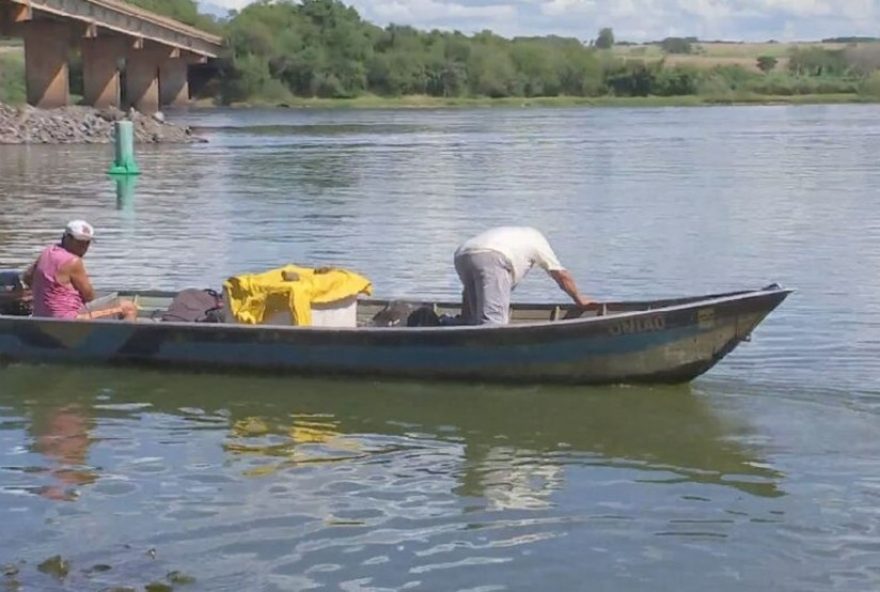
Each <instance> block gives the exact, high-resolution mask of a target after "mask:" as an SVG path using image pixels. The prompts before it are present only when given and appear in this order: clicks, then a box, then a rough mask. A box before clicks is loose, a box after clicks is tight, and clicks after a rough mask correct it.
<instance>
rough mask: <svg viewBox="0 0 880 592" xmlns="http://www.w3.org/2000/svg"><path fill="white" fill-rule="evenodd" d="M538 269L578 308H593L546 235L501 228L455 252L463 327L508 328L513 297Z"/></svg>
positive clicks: (522, 229)
mask: <svg viewBox="0 0 880 592" xmlns="http://www.w3.org/2000/svg"><path fill="white" fill-rule="evenodd" d="M534 265H538V266H540V267H542V268H543V269H544V270H545V271H546V272H547V273H548V274H550V277H552V278H553V279H554V280H555V281H556V283H557V284H558V285H559V287H560V288H561V289H562V291H563V292H565V293H566V294H568V295H569V297H570V298H571V299H572V300H573V301H574V303H575V304H577V305H578V306H581V307H586V306H588V305H589V304H591V302H592V301H591V300H590V299H589V298H587V297H585V296H583V295H582V294H581V293H580V292H579V291H578V288H577V284H575V281H574V278H573V277H572V275H571V274H570V273H569V272H568V271H567V270H566V269H565V268H564V267H563V266H562V264H560V263H559V259H557V257H556V253H554V252H553V249H552V248H551V247H550V243H548V242H547V239H546V238H544V235H543V234H541V233H540V232H539V231H537V230H535V229H534V228H528V227H520V226H501V227H498V228H492V229H489V230H487V231H486V232H484V233H482V234H479V235H477V236H475V237H473V238H471V239H469V240H467V241H465V242H464V243H462V245H461V246H460V247H458V249H457V250H456V251H455V271H456V272H458V277H459V278H460V279H461V283H462V285H463V286H464V291H463V293H462V306H461V315H462V319H463V320H464V322H465V323H467V324H469V325H484V324H501V325H504V324H507V323H508V321H509V320H510V318H509V314H510V294H511V292H512V291H513V289H514V288H515V287H516V286H517V284H519V282H520V281H521V280H522V279H523V278H524V277H525V276H526V274H527V273H528V272H529V270H530V269H531V268H532V267H533V266H534Z"/></svg>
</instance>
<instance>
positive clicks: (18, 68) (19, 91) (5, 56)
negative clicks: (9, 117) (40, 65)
mask: <svg viewBox="0 0 880 592" xmlns="http://www.w3.org/2000/svg"><path fill="white" fill-rule="evenodd" d="M26 98H27V93H26V91H25V85H24V54H22V53H21V52H20V51H8V52H7V51H0V103H7V104H10V105H19V104H22V103H24V102H25V100H26Z"/></svg>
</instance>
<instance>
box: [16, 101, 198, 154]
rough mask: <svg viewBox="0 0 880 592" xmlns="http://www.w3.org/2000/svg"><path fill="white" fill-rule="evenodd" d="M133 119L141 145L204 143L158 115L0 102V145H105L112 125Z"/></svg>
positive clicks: (186, 128) (184, 128)
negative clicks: (15, 105) (11, 104)
mask: <svg viewBox="0 0 880 592" xmlns="http://www.w3.org/2000/svg"><path fill="white" fill-rule="evenodd" d="M121 119H131V120H132V121H133V122H134V131H135V141H136V142H139V143H144V144H160V143H172V144H187V143H196V142H203V141H204V140H202V139H200V138H198V137H196V136H194V135H193V132H192V129H191V128H189V127H184V126H179V125H175V124H173V123H165V122H163V121H161V117H152V116H149V115H143V114H141V113H138V112H137V111H134V110H132V111H130V112H128V113H126V112H124V111H120V110H119V109H113V108H111V109H94V108H92V107H62V108H60V109H36V108H34V107H30V106H23V107H12V106H10V105H4V104H3V103H0V144H107V143H109V142H112V141H113V124H114V122H116V121H118V120H121Z"/></svg>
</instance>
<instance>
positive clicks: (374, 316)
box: [119, 291, 748, 327]
mask: <svg viewBox="0 0 880 592" xmlns="http://www.w3.org/2000/svg"><path fill="white" fill-rule="evenodd" d="M747 293H748V291H743V292H732V293H727V294H715V295H707V296H696V297H690V298H675V299H664V300H649V301H629V302H606V303H597V304H596V305H594V306H591V307H589V308H586V309H579V308H577V307H575V306H573V305H570V304H564V303H513V304H512V306H511V314H510V322H511V324H533V323H546V322H554V321H563V320H572V319H579V318H589V317H597V316H611V315H615V314H623V313H630V312H640V311H648V310H655V309H658V308H665V307H668V306H677V305H684V304H689V303H693V302H699V301H701V300H707V299H713V298H720V297H724V296H735V295H738V294H747ZM119 295H120V296H121V297H123V298H129V299H131V300H133V301H134V302H135V304H136V305H137V306H138V309H139V315H140V318H142V319H144V320H147V319H158V318H159V317H160V316H161V314H162V313H163V312H164V311H165V310H167V308H168V306H169V305H170V304H171V301H172V299H173V298H174V296H175V293H174V292H143V291H139V292H134V291H133V292H120V293H119ZM424 308H427V309H429V310H430V311H432V312H433V313H434V314H435V315H436V316H437V317H440V318H447V319H454V318H455V317H457V316H458V315H459V314H460V312H461V305H460V303H458V302H448V301H431V300H423V301H419V300H380V299H366V298H363V299H359V300H358V302H357V326H359V327H400V326H404V327H405V326H407V317H408V316H409V315H410V314H412V313H414V312H415V311H417V310H419V309H424ZM449 324H456V323H454V322H451V323H449Z"/></svg>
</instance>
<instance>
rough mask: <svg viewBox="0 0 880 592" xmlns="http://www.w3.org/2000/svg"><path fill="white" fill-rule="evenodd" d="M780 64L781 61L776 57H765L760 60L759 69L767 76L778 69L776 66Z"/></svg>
mask: <svg viewBox="0 0 880 592" xmlns="http://www.w3.org/2000/svg"><path fill="white" fill-rule="evenodd" d="M778 63H779V60H778V59H776V58H775V57H774V56H769V55H764V56H760V57H759V58H758V69H759V70H760V71H761V72H763V73H765V74H767V73H768V72H772V71H773V69H774V68H775V67H776V64H778Z"/></svg>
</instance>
